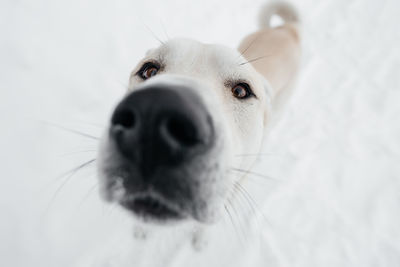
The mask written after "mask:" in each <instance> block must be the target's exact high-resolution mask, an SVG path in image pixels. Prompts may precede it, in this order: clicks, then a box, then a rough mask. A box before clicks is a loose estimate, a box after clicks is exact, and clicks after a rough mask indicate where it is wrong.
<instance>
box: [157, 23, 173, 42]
mask: <svg viewBox="0 0 400 267" xmlns="http://www.w3.org/2000/svg"><path fill="white" fill-rule="evenodd" d="M160 23H161V26H162V28H163V31H164V34H165V36H166V37H167V40H169V39H171V38H170V37H169V35H168V32H167V29H166V28H165V24H164V23H163V21H162V20H160Z"/></svg>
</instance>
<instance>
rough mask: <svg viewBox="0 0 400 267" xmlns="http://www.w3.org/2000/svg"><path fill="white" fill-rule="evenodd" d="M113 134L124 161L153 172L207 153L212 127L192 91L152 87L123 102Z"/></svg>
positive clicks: (117, 112)
mask: <svg viewBox="0 0 400 267" xmlns="http://www.w3.org/2000/svg"><path fill="white" fill-rule="evenodd" d="M110 133H111V138H113V139H114V140H115V142H116V145H117V149H118V150H119V152H120V153H121V154H122V155H123V156H124V157H125V158H127V159H128V160H131V161H132V163H135V164H137V165H138V167H139V168H141V169H142V171H144V172H146V171H147V172H151V171H152V170H154V169H156V168H157V167H158V166H161V165H164V166H174V165H178V164H180V163H182V162H184V161H185V160H188V159H191V158H193V156H195V155H198V154H199V153H204V152H205V151H207V150H208V148H209V147H210V146H211V140H212V134H213V125H212V121H211V117H210V116H209V114H208V112H207V110H206V108H205V105H204V104H203V102H202V101H201V99H200V97H199V96H197V95H196V94H195V93H194V92H192V91H191V90H190V89H188V88H185V87H179V86H178V87H177V86H175V87H165V86H153V87H151V88H146V89H142V90H139V91H135V92H132V93H130V94H129V95H128V96H126V97H125V99H123V100H122V101H121V103H120V104H119V105H118V106H117V108H116V109H115V111H114V114H113V116H112V119H111V129H110Z"/></svg>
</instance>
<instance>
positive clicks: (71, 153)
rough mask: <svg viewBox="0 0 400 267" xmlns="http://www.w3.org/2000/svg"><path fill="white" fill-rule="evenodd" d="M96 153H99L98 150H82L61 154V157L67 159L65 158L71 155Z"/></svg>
mask: <svg viewBox="0 0 400 267" xmlns="http://www.w3.org/2000/svg"><path fill="white" fill-rule="evenodd" d="M96 151H97V150H96V149H88V150H80V151H74V152H69V153H64V154H61V155H60V156H61V157H65V156H70V155H74V154H79V153H86V152H96Z"/></svg>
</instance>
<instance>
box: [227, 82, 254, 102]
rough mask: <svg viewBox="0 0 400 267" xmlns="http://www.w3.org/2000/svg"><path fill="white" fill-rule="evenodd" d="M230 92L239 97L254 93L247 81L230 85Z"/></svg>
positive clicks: (242, 97)
mask: <svg viewBox="0 0 400 267" xmlns="http://www.w3.org/2000/svg"><path fill="white" fill-rule="evenodd" d="M232 94H233V96H234V97H236V98H239V99H245V98H248V97H250V96H252V95H254V94H253V92H252V91H251V89H250V86H249V85H248V84H247V83H239V84H237V85H235V86H234V87H232Z"/></svg>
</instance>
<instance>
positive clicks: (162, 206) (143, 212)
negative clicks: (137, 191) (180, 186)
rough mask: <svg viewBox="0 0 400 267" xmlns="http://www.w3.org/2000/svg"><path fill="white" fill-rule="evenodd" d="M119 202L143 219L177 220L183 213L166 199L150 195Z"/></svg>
mask: <svg viewBox="0 0 400 267" xmlns="http://www.w3.org/2000/svg"><path fill="white" fill-rule="evenodd" d="M120 204H121V205H122V206H123V207H124V208H126V209H128V210H130V211H132V212H133V213H134V214H136V215H138V216H140V217H143V218H145V219H148V218H151V219H156V220H169V219H172V220H174V219H175V220H177V219H181V218H183V214H182V212H181V211H180V210H179V209H177V208H175V207H172V205H171V204H170V203H168V202H167V201H166V200H164V199H161V198H159V197H156V196H152V195H144V196H138V197H133V198H129V199H125V200H123V201H121V202H120Z"/></svg>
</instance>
